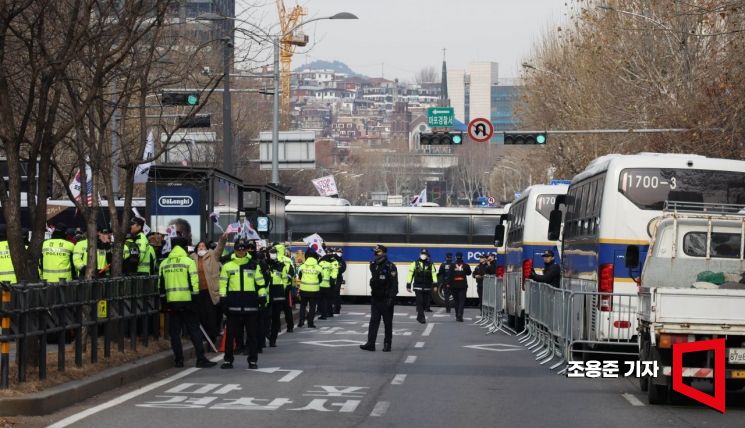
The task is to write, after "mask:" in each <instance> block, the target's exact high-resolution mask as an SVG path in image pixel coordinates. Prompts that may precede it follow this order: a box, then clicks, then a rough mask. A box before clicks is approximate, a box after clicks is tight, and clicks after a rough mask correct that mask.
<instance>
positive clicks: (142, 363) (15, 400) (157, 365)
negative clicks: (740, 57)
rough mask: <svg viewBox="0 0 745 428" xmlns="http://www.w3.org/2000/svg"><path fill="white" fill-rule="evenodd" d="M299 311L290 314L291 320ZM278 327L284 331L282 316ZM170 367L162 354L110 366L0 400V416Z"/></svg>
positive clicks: (72, 400)
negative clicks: (42, 389) (72, 379)
mask: <svg viewBox="0 0 745 428" xmlns="http://www.w3.org/2000/svg"><path fill="white" fill-rule="evenodd" d="M298 315H299V312H298V311H297V310H294V311H292V317H293V320H297V318H298ZM282 326H283V328H286V325H285V321H284V317H282ZM183 346H184V359H185V360H190V359H192V358H194V347H193V346H192V345H191V343H188V344H187V343H184V345H183ZM172 368H173V353H172V352H171V351H163V352H159V353H157V354H153V355H150V356H147V357H144V358H141V359H139V360H137V361H134V362H131V363H127V364H125V365H123V366H119V367H113V368H110V369H106V370H103V371H101V372H99V373H96V374H94V375H92V376H90V377H88V378H85V379H80V380H74V381H71V382H66V383H63V384H60V385H56V386H53V387H51V388H49V389H47V390H44V391H41V392H34V393H32V394H26V395H23V396H20V397H6V398H0V416H43V415H48V414H50V413H54V412H56V411H59V410H61V409H64V408H65V407H69V406H71V405H73V404H76V403H79V402H82V401H84V400H87V399H89V398H91V397H93V396H95V395H98V394H102V393H104V392H108V391H111V390H113V389H116V388H119V387H122V386H125V385H127V384H129V383H132V382H136V381H139V380H142V379H145V378H147V377H150V376H152V375H153V374H155V373H157V372H162V371H165V370H168V369H172Z"/></svg>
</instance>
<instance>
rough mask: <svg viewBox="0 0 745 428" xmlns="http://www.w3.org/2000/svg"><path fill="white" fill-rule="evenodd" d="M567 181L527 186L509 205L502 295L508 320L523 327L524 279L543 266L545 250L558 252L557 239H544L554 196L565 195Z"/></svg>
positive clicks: (515, 325) (554, 199) (518, 326)
mask: <svg viewBox="0 0 745 428" xmlns="http://www.w3.org/2000/svg"><path fill="white" fill-rule="evenodd" d="M566 192H567V185H566V184H556V185H534V186H530V187H528V188H527V189H526V190H525V191H524V192H522V193H521V194H520V196H519V197H518V198H517V199H515V201H514V202H512V204H511V205H510V209H509V213H508V214H507V216H505V217H504V218H503V220H506V221H507V234H506V241H507V242H506V245H505V253H506V254H505V276H504V278H505V297H506V302H505V303H506V312H507V317H508V322H509V324H510V325H511V326H514V327H517V328H518V329H519V328H521V327H522V325H523V320H524V314H525V280H526V279H528V276H529V275H530V270H531V269H535V270H536V271H537V272H540V271H542V269H543V258H542V257H541V254H543V252H544V251H547V250H551V251H553V252H554V254H556V259H557V263H558V260H559V251H558V249H557V242H556V241H549V240H546V230H547V228H548V220H549V215H550V213H551V211H552V210H553V208H554V205H555V203H556V198H557V197H559V196H561V195H564V194H566Z"/></svg>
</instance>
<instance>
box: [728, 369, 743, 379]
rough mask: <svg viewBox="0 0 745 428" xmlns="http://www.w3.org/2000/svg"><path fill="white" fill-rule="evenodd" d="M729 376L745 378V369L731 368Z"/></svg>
mask: <svg viewBox="0 0 745 428" xmlns="http://www.w3.org/2000/svg"><path fill="white" fill-rule="evenodd" d="M730 376H731V377H732V378H733V379H745V370H732V371H731V372H730Z"/></svg>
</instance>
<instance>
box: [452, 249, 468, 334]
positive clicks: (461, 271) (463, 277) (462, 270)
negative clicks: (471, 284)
mask: <svg viewBox="0 0 745 428" xmlns="http://www.w3.org/2000/svg"><path fill="white" fill-rule="evenodd" d="M469 276H471V265H469V264H468V263H466V262H465V261H463V253H455V263H454V264H453V271H452V282H451V285H450V288H451V293H452V294H453V297H455V319H456V321H459V322H463V309H464V308H465V306H466V293H467V291H468V277H469Z"/></svg>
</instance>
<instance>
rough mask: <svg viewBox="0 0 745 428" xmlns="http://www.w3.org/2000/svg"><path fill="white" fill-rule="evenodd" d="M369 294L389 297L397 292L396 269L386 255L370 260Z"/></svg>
mask: <svg viewBox="0 0 745 428" xmlns="http://www.w3.org/2000/svg"><path fill="white" fill-rule="evenodd" d="M370 274H371V276H370V290H371V291H370V295H371V296H372V297H374V298H385V299H390V298H393V297H396V295H397V294H398V269H396V265H394V264H393V263H391V262H390V261H389V260H388V258H387V257H382V258H377V259H375V260H374V261H372V262H370Z"/></svg>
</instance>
